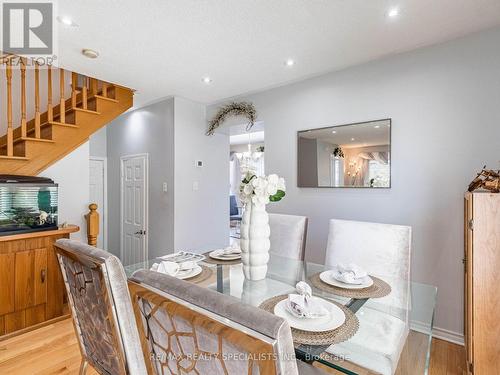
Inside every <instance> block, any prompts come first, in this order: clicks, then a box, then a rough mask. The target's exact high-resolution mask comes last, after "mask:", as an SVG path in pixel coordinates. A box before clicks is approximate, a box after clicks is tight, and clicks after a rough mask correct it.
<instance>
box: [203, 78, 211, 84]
mask: <svg viewBox="0 0 500 375" xmlns="http://www.w3.org/2000/svg"><path fill="white" fill-rule="evenodd" d="M202 82H203V83H204V84H205V85H209V84H211V83H212V78H210V77H208V76H207V77H203V79H202Z"/></svg>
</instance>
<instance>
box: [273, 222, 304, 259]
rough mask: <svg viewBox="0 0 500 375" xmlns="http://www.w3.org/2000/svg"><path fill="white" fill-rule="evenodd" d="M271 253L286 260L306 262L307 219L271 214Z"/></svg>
mask: <svg viewBox="0 0 500 375" xmlns="http://www.w3.org/2000/svg"><path fill="white" fill-rule="evenodd" d="M269 227H270V228H271V235H270V237H269V240H270V242H271V250H270V252H271V253H273V254H276V255H279V256H282V257H285V258H291V259H298V260H304V254H305V249H306V237H307V217H305V216H296V215H282V214H269Z"/></svg>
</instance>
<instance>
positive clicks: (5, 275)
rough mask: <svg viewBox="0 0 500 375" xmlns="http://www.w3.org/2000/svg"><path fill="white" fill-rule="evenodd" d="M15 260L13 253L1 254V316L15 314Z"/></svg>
mask: <svg viewBox="0 0 500 375" xmlns="http://www.w3.org/2000/svg"><path fill="white" fill-rule="evenodd" d="M15 259H16V258H15V255H14V254H13V253H10V254H0V285H1V288H0V315H3V314H7V313H10V312H13V311H14V309H15V299H14V281H15V274H14V265H15Z"/></svg>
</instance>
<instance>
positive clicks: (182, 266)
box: [178, 260, 198, 271]
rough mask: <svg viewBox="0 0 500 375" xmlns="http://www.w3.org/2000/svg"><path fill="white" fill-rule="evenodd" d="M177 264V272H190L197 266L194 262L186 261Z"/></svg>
mask: <svg viewBox="0 0 500 375" xmlns="http://www.w3.org/2000/svg"><path fill="white" fill-rule="evenodd" d="M178 264H179V271H190V270H192V269H193V268H195V267H196V266H197V265H198V263H196V262H195V261H194V260H186V261H185V262H181V263H178Z"/></svg>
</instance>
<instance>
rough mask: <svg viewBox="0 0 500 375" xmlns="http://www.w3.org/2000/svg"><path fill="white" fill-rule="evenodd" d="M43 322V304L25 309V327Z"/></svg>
mask: <svg viewBox="0 0 500 375" xmlns="http://www.w3.org/2000/svg"><path fill="white" fill-rule="evenodd" d="M44 321H45V304H43V305H38V306H34V307H30V308H28V309H26V327H30V326H32V325H35V324H38V323H42V322H44Z"/></svg>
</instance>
